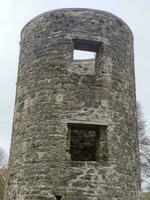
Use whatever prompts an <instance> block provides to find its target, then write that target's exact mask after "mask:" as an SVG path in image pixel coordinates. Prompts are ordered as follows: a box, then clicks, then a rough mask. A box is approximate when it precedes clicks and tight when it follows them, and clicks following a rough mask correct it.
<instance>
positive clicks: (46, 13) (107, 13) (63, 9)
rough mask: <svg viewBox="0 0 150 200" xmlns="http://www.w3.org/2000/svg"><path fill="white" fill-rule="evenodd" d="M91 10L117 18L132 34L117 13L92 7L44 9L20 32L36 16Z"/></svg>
mask: <svg viewBox="0 0 150 200" xmlns="http://www.w3.org/2000/svg"><path fill="white" fill-rule="evenodd" d="M69 11H70V12H71V11H72V12H78V11H80V12H93V13H101V14H104V15H106V16H110V17H112V18H114V19H117V20H118V21H120V22H121V23H122V24H123V25H124V26H126V27H127V29H128V30H129V31H130V32H131V34H132V35H133V33H132V30H131V28H130V27H129V26H128V24H127V23H126V22H125V21H123V20H122V19H121V18H120V17H118V16H117V15H115V14H112V13H111V12H108V11H104V10H98V9H92V8H59V9H54V10H50V11H46V12H43V13H41V14H39V15H37V16H35V17H33V18H32V19H31V20H29V21H28V22H27V23H26V24H25V25H24V26H23V28H22V30H21V34H22V32H23V31H24V30H25V28H26V27H27V26H28V25H30V24H31V23H33V22H34V21H36V20H37V19H38V18H40V17H42V16H46V15H50V14H56V13H57V12H59V13H65V12H69Z"/></svg>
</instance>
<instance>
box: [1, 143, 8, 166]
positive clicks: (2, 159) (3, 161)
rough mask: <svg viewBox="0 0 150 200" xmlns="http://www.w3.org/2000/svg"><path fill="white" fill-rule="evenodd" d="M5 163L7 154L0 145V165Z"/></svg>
mask: <svg viewBox="0 0 150 200" xmlns="http://www.w3.org/2000/svg"><path fill="white" fill-rule="evenodd" d="M6 163H7V155H6V153H5V151H4V150H3V149H2V148H1V147H0V166H2V165H6Z"/></svg>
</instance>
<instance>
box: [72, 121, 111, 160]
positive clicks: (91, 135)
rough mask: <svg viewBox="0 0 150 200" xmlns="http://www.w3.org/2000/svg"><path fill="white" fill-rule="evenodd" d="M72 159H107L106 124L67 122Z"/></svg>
mask: <svg viewBox="0 0 150 200" xmlns="http://www.w3.org/2000/svg"><path fill="white" fill-rule="evenodd" d="M68 127H69V135H70V154H71V160H72V161H107V160H108V148H107V143H108V142H107V131H106V129H107V126H104V125H93V124H92V125H90V124H68Z"/></svg>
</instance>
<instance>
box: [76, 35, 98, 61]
mask: <svg viewBox="0 0 150 200" xmlns="http://www.w3.org/2000/svg"><path fill="white" fill-rule="evenodd" d="M73 44H74V52H73V59H74V60H88V59H95V57H96V53H97V52H98V51H99V48H100V42H97V41H90V40H81V39H73Z"/></svg>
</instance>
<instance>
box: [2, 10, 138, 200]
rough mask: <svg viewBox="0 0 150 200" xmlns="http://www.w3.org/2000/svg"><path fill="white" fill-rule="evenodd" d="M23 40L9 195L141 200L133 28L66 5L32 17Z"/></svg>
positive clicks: (40, 199)
mask: <svg viewBox="0 0 150 200" xmlns="http://www.w3.org/2000/svg"><path fill="white" fill-rule="evenodd" d="M20 45H21V50H20V58H19V71H18V80H17V94H16V102H15V113H14V122H13V134H12V143H11V150H10V161H9V177H8V186H7V192H6V195H5V200H139V199H140V198H139V190H140V175H139V174H140V173H139V158H138V135H137V119H136V97H135V77H134V59H133V35H132V33H131V31H130V29H129V27H128V26H127V25H126V24H125V23H124V22H123V21H122V20H121V19H119V18H118V17H116V16H114V15H112V14H110V13H107V12H104V11H98V10H92V9H60V10H54V11H50V12H46V13H44V14H41V15H39V16H38V17H35V18H34V19H33V20H31V21H30V22H29V23H28V24H27V25H26V26H25V27H24V28H23V30H22V33H21V43H20ZM74 50H82V51H91V52H95V59H90V60H75V59H74V58H73V54H74Z"/></svg>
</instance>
